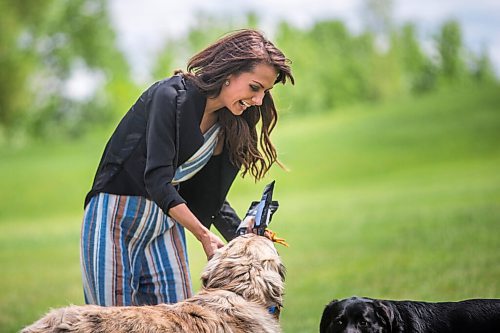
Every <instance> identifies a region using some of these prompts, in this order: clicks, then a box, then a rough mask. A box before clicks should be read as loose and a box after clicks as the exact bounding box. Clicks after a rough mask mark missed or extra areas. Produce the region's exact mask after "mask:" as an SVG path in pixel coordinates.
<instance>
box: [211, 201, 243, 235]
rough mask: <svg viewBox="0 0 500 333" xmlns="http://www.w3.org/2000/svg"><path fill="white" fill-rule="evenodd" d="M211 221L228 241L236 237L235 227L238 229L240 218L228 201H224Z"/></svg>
mask: <svg viewBox="0 0 500 333" xmlns="http://www.w3.org/2000/svg"><path fill="white" fill-rule="evenodd" d="M212 223H213V225H214V226H215V227H216V228H217V230H219V232H220V233H221V235H222V236H223V237H224V238H225V239H226V241H228V242H229V241H230V240H232V239H233V238H235V237H236V229H238V226H239V225H240V223H241V219H240V218H239V217H238V215H237V214H236V212H235V211H234V209H233V208H232V207H231V206H230V205H229V203H228V202H227V201H224V204H223V205H222V208H221V210H220V212H219V213H218V214H217V215H215V216H214V218H213V221H212Z"/></svg>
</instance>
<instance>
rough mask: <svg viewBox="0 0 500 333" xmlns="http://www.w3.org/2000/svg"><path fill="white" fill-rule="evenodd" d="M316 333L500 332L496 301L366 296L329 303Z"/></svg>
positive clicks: (499, 314) (498, 309)
mask: <svg viewBox="0 0 500 333" xmlns="http://www.w3.org/2000/svg"><path fill="white" fill-rule="evenodd" d="M319 331H320V333H343V332H348V333H372V332H373V333H385V332H386V333H400V332H412V333H493V332H500V299H469V300H464V301H459V302H438V303H429V302H419V301H392V300H379V299H373V298H366V297H351V298H346V299H343V300H340V301H338V300H333V301H331V302H330V303H329V304H328V305H327V306H326V307H325V309H324V311H323V315H322V317H321V323H320V330H319Z"/></svg>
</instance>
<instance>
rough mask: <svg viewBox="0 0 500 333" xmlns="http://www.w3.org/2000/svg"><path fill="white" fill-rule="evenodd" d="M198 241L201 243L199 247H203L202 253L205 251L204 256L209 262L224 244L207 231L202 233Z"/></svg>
mask: <svg viewBox="0 0 500 333" xmlns="http://www.w3.org/2000/svg"><path fill="white" fill-rule="evenodd" d="M199 241H200V242H201V245H202V246H203V251H205V254H206V255H207V259H208V260H210V258H212V256H213V255H214V253H215V250H217V249H219V248H221V247H223V246H224V243H223V242H222V241H221V239H220V238H219V237H217V235H215V234H214V233H213V232H211V231H210V230H208V229H207V232H206V233H204V234H203V235H202V236H201V237H200V238H199Z"/></svg>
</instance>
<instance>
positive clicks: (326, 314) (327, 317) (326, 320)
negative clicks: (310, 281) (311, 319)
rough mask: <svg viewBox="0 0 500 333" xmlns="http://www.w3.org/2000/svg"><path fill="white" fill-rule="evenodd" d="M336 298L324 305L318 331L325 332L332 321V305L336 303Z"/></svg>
mask: <svg viewBox="0 0 500 333" xmlns="http://www.w3.org/2000/svg"><path fill="white" fill-rule="evenodd" d="M337 302H338V300H337V299H334V300H332V301H331V302H330V303H328V304H327V305H326V306H325V309H324V310H323V314H322V315H321V322H320V323H319V332H320V333H327V332H328V325H329V324H330V323H331V322H332V317H333V310H334V306H335V305H336V304H337Z"/></svg>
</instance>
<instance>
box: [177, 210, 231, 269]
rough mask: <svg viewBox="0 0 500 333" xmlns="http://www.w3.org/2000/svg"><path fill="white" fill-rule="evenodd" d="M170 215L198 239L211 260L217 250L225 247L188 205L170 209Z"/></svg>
mask: <svg viewBox="0 0 500 333" xmlns="http://www.w3.org/2000/svg"><path fill="white" fill-rule="evenodd" d="M168 213H169V215H170V216H171V217H172V218H173V219H174V220H176V221H177V222H179V223H180V224H181V225H182V226H184V227H185V228H186V229H188V230H189V231H190V232H191V233H192V234H193V235H194V236H195V237H196V239H198V240H199V241H200V243H201V245H202V246H203V251H205V254H206V255H207V258H208V259H210V258H211V257H212V256H213V255H214V252H215V250H217V249H218V248H221V247H223V246H224V243H223V242H222V241H221V240H220V238H219V237H217V236H216V235H215V234H214V233H213V232H211V231H210V230H208V228H206V227H205V226H204V225H203V224H201V222H200V221H198V219H197V218H196V216H194V214H193V213H192V212H191V211H190V210H189V208H188V207H187V206H186V204H180V205H177V206H175V207H172V208H170V210H169V211H168Z"/></svg>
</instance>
